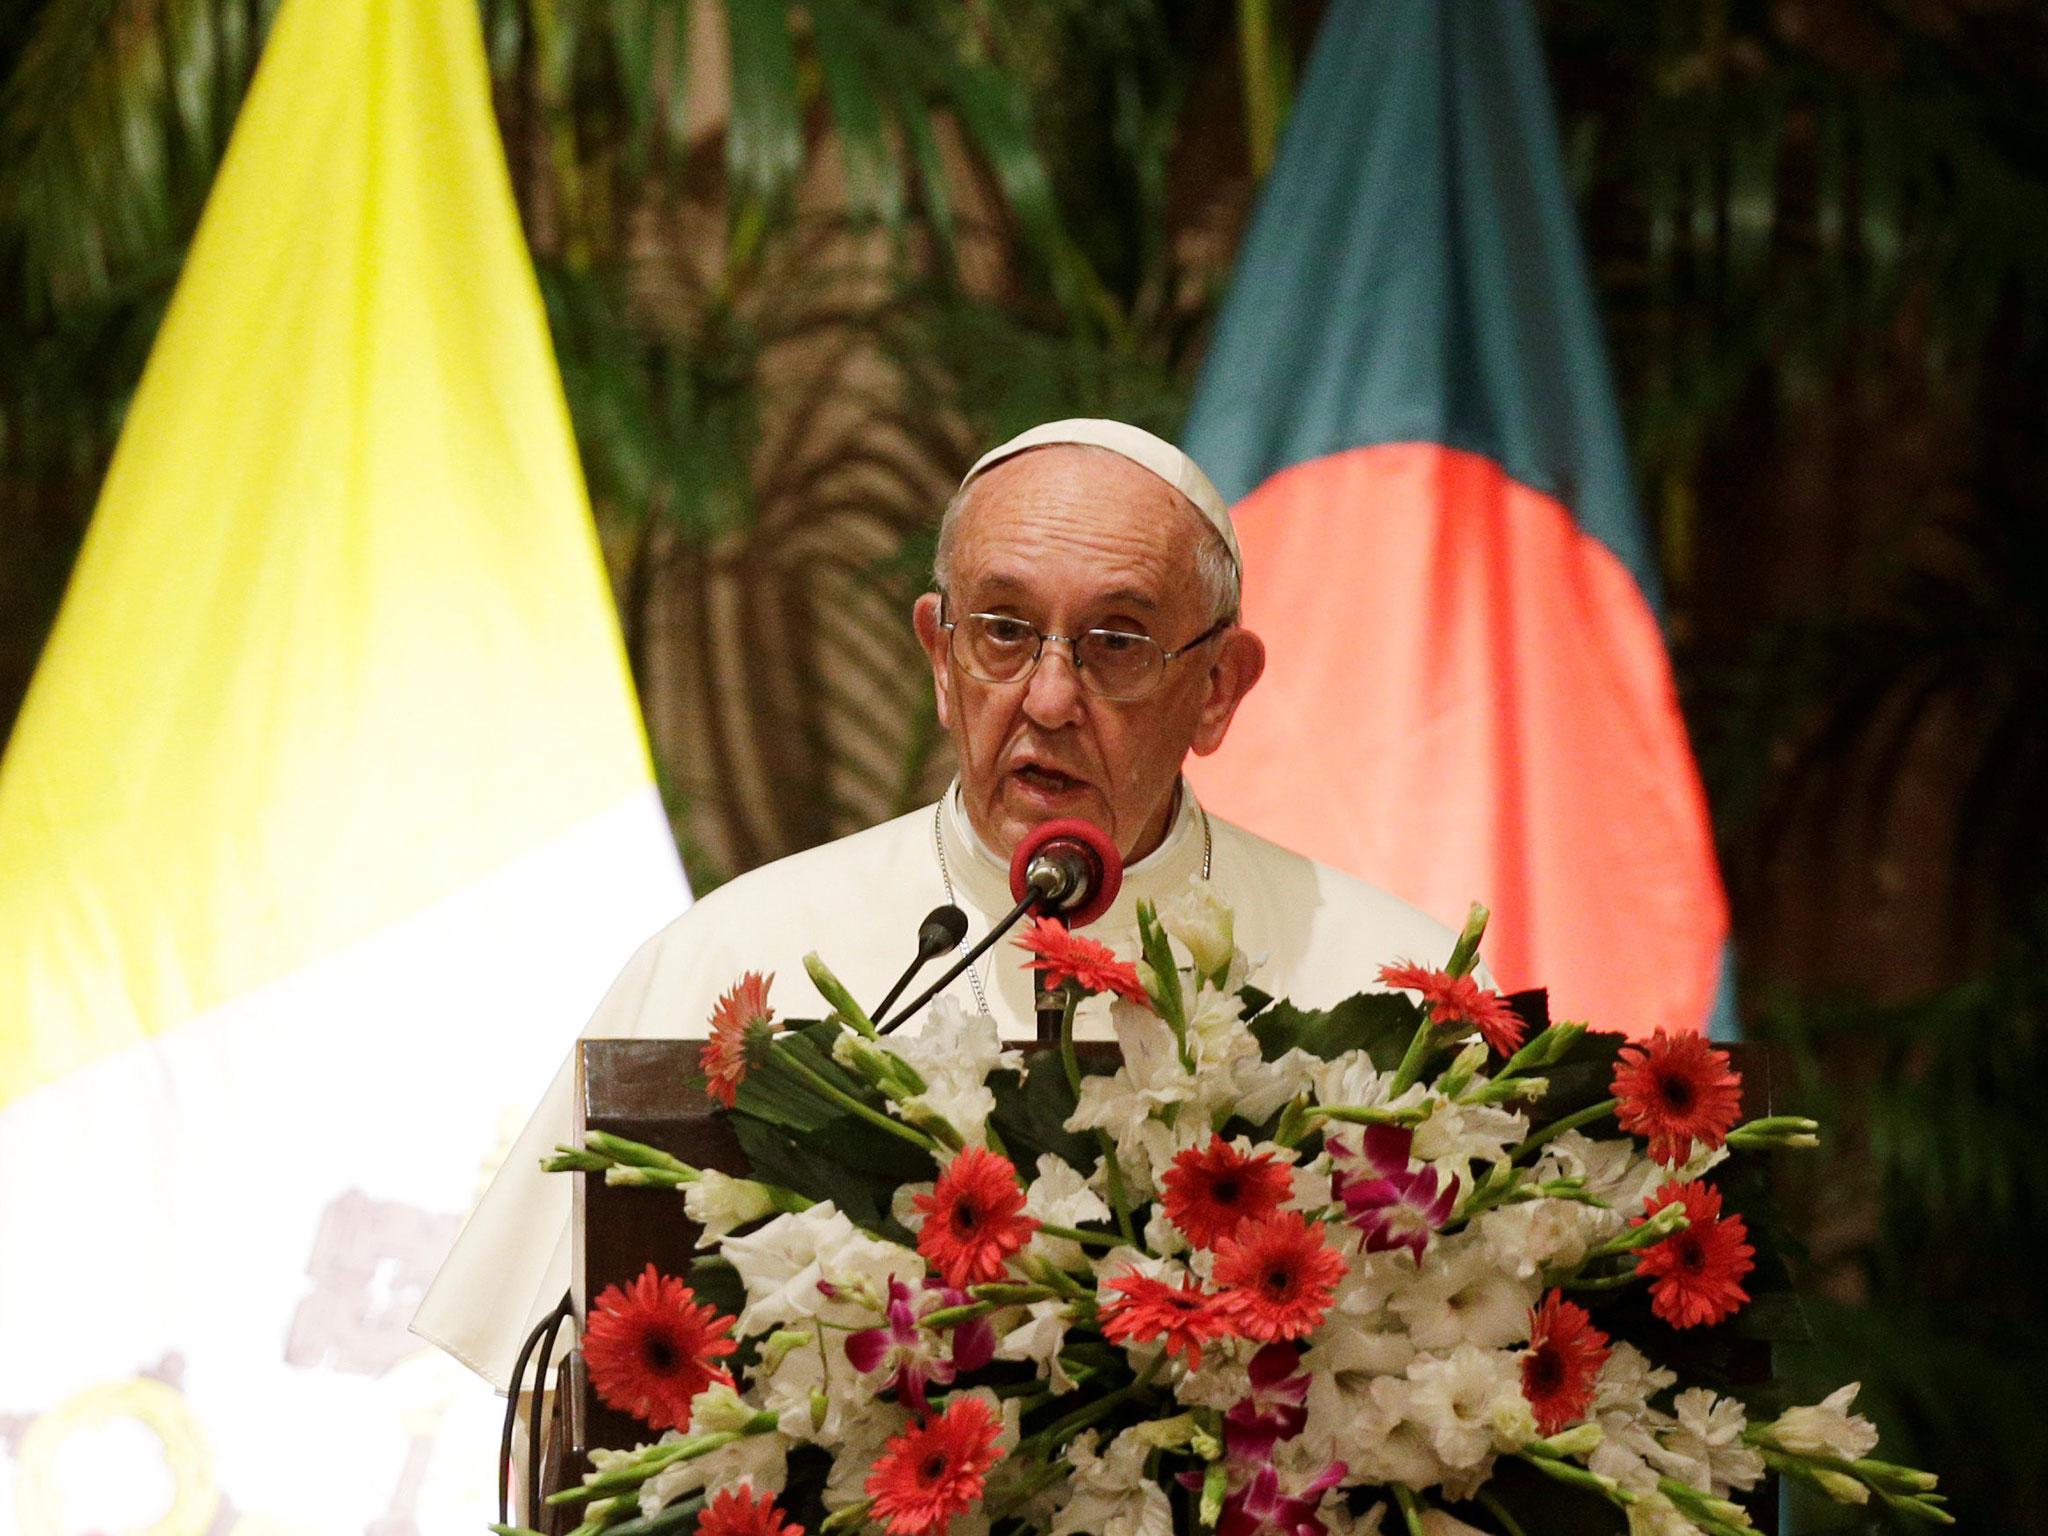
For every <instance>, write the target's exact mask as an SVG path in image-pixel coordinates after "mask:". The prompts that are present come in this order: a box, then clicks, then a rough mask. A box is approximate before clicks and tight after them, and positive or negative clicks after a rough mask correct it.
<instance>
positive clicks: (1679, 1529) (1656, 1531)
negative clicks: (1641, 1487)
mask: <svg viewBox="0 0 2048 1536" xmlns="http://www.w3.org/2000/svg"><path fill="white" fill-rule="evenodd" d="M1628 1536H1699V1529H1698V1527H1696V1526H1695V1525H1694V1524H1693V1523H1692V1522H1691V1521H1690V1520H1688V1519H1686V1518H1685V1516H1684V1515H1683V1514H1682V1513H1680V1512H1679V1508H1678V1506H1677V1505H1676V1504H1673V1503H1672V1502H1671V1501H1670V1500H1669V1499H1667V1498H1665V1497H1664V1495H1663V1494H1661V1493H1649V1494H1645V1495H1644V1496H1643V1497H1641V1498H1639V1499H1637V1500H1636V1501H1635V1503H1633V1504H1631V1505H1629V1507H1628Z"/></svg>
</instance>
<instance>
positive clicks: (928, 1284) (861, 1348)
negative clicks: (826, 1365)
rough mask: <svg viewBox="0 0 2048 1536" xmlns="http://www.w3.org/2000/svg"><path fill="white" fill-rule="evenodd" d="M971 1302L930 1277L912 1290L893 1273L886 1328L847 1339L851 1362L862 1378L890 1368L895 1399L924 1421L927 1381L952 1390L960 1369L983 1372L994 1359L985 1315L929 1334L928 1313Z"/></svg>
mask: <svg viewBox="0 0 2048 1536" xmlns="http://www.w3.org/2000/svg"><path fill="white" fill-rule="evenodd" d="M969 1299H970V1298H969V1297H968V1295H967V1293H966V1292H965V1291H962V1290H958V1289H955V1288H954V1287H953V1286H950V1285H947V1284H945V1283H944V1282H942V1281H939V1280H932V1279H927V1280H926V1281H925V1283H924V1286H923V1288H922V1289H920V1290H916V1291H913V1290H912V1289H911V1288H910V1287H909V1286H908V1285H906V1284H904V1283H903V1282H902V1281H901V1280H899V1279H897V1278H896V1277H895V1276H894V1275H891V1276H890V1277H889V1299H888V1301H887V1303H886V1304H885V1305H884V1307H883V1310H882V1316H883V1324H882V1326H881V1327H879V1328H863V1329H861V1330H860V1332H858V1333H853V1334H849V1335H847V1339H846V1358H847V1361H848V1363H850V1364H851V1365H852V1366H853V1368H854V1369H855V1370H856V1371H859V1372H860V1373H861V1374H862V1375H866V1374H867V1373H868V1372H870V1371H876V1370H883V1369H886V1370H888V1371H889V1372H890V1373H891V1380H890V1383H889V1384H890V1385H891V1386H892V1387H894V1388H895V1389H896V1397H897V1400H898V1401H899V1402H901V1403H902V1404H903V1405H904V1406H905V1407H907V1408H909V1409H910V1411H911V1412H913V1413H915V1414H916V1415H917V1416H918V1417H919V1418H923V1417H924V1415H925V1413H926V1411H927V1409H926V1404H925V1395H924V1389H925V1386H926V1384H927V1383H936V1384H937V1385H939V1386H942V1387H945V1386H951V1385H952V1383H953V1378H954V1377H955V1376H956V1375H958V1374H959V1373H960V1372H961V1371H975V1370H979V1369H981V1367H982V1366H984V1365H987V1364H988V1363H989V1361H991V1360H993V1359H994V1358H995V1353H996V1331H995V1329H994V1328H993V1327H991V1326H990V1325H989V1321H988V1319H987V1318H985V1317H971V1318H969V1319H968V1320H967V1321H966V1322H964V1323H957V1324H955V1325H954V1326H953V1328H952V1329H951V1331H950V1333H936V1332H928V1331H927V1330H926V1329H925V1328H924V1326H923V1320H924V1317H925V1315H926V1314H927V1313H931V1312H936V1311H939V1310H940V1309H942V1308H945V1307H962V1306H966V1305H967V1303H968V1301H969Z"/></svg>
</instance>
